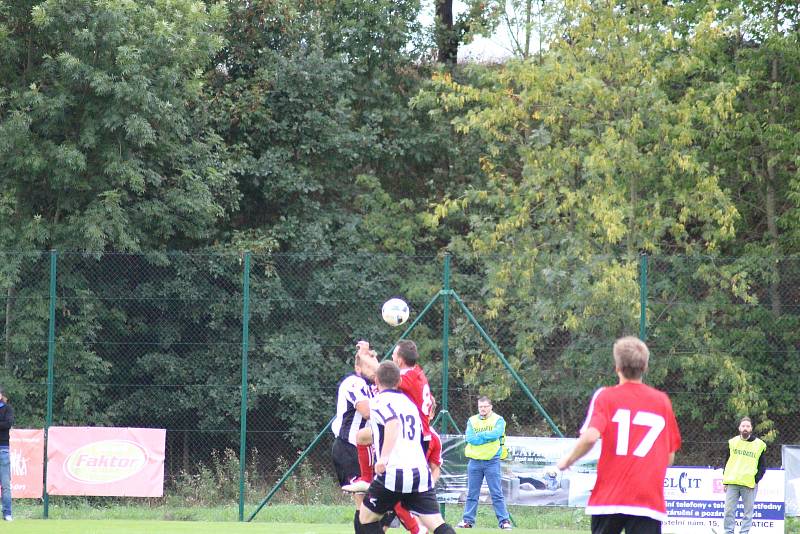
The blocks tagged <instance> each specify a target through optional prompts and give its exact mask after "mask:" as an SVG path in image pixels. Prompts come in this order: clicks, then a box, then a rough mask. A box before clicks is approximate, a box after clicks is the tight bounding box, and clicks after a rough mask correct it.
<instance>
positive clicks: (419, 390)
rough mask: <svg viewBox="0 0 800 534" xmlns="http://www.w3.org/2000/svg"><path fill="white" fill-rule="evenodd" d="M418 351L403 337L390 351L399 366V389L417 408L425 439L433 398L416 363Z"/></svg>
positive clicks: (429, 435) (428, 433) (423, 374)
mask: <svg viewBox="0 0 800 534" xmlns="http://www.w3.org/2000/svg"><path fill="white" fill-rule="evenodd" d="M417 360H419V353H418V352H417V345H416V343H414V342H413V341H410V340H408V339H404V340H402V341H400V342H398V343H397V345H396V346H395V348H394V351H393V352H392V361H393V362H394V363H396V364H397V367H399V368H400V376H401V379H400V391H402V392H403V393H405V394H406V395H407V396H408V398H410V399H411V401H412V402H413V403H414V405H415V406H416V407H417V410H419V418H420V419H421V420H422V435H423V437H424V440H425V441H430V438H431V425H430V421H431V417H432V416H433V406H434V403H435V400H434V398H433V395H431V387H430V385H429V384H428V377H427V376H425V371H423V370H422V367H420V366H419V365H418V364H417Z"/></svg>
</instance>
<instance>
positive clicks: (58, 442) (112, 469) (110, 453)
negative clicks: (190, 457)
mask: <svg viewBox="0 0 800 534" xmlns="http://www.w3.org/2000/svg"><path fill="white" fill-rule="evenodd" d="M165 438H166V430H164V429H154V428H106V427H64V426H54V427H50V432H49V435H48V443H47V492H48V493H49V494H50V495H97V496H121V497H161V496H163V494H164V441H165Z"/></svg>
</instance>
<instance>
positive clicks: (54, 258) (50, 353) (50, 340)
mask: <svg viewBox="0 0 800 534" xmlns="http://www.w3.org/2000/svg"><path fill="white" fill-rule="evenodd" d="M57 262H58V252H57V251H55V250H51V251H50V305H49V310H48V312H49V313H48V317H49V324H48V328H47V415H46V416H45V421H44V458H45V462H44V488H43V489H42V491H43V495H44V513H43V515H44V518H45V519H47V518H48V515H49V513H50V495H48V493H47V441H48V434H49V432H50V426H51V425H52V424H53V375H54V367H55V359H56V272H57V271H56V264H57Z"/></svg>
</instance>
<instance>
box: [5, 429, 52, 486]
mask: <svg viewBox="0 0 800 534" xmlns="http://www.w3.org/2000/svg"><path fill="white" fill-rule="evenodd" d="M9 452H10V454H9V456H10V460H11V496H12V497H13V498H14V499H38V498H39V497H41V496H42V489H43V488H42V486H43V485H42V480H44V430H42V429H41V428H34V429H28V428H12V429H11V435H10V440H9Z"/></svg>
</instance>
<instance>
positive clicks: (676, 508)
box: [663, 467, 785, 534]
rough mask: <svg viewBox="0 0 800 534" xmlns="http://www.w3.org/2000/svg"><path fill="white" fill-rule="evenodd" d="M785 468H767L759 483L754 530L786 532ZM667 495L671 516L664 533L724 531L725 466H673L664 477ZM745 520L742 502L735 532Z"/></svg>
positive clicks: (754, 532) (759, 533) (771, 533)
mask: <svg viewBox="0 0 800 534" xmlns="http://www.w3.org/2000/svg"><path fill="white" fill-rule="evenodd" d="M783 478H784V476H783V471H782V470H780V469H768V470H767V472H766V474H765V475H764V478H763V479H761V482H760V483H759V484H758V491H757V492H756V503H755V506H754V508H753V510H754V511H753V526H752V528H751V529H750V532H751V533H752V534H768V533H769V534H778V533H780V534H783V529H784V513H785V505H784V499H783V497H784V481H783ZM664 498H665V499H666V501H667V515H668V516H669V519H668V520H667V521H666V522H665V523H664V525H663V532H664V533H665V534H704V533H709V534H711V533H717V534H719V533H721V532H723V530H722V522H723V518H724V515H725V489H724V488H723V486H722V469H709V468H704V467H670V468H669V469H667V476H666V478H665V479H664ZM741 520H742V504H741V502H740V503H739V510H738V511H737V515H736V525H737V527H736V532H738V531H739V525H740V524H741Z"/></svg>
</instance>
